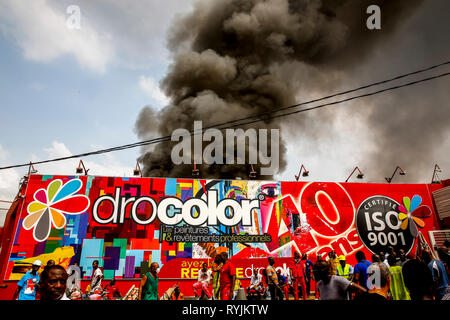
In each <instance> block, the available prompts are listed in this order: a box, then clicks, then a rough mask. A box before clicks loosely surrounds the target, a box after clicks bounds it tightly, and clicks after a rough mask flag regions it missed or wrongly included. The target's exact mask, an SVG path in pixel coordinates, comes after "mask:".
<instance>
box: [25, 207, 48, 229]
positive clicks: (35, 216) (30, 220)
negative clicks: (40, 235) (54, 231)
mask: <svg viewBox="0 0 450 320" xmlns="http://www.w3.org/2000/svg"><path fill="white" fill-rule="evenodd" d="M44 211H45V209H42V210H41V211H37V212H33V213H31V214H29V215H28V216H26V218H25V219H23V222H22V226H23V228H24V229H25V230H30V229H31V228H33V226H34V225H35V224H36V223H37V222H38V220H39V219H40V218H41V216H42V214H43V213H44Z"/></svg>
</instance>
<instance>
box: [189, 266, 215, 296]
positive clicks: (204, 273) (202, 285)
mask: <svg viewBox="0 0 450 320" xmlns="http://www.w3.org/2000/svg"><path fill="white" fill-rule="evenodd" d="M211 275H212V271H211V270H210V269H208V264H207V263H206V262H205V263H203V265H202V268H201V269H200V270H198V278H197V280H198V281H197V282H196V283H194V285H193V286H192V287H193V289H194V294H195V296H196V297H198V298H201V297H202V295H203V293H204V294H206V296H207V297H208V299H211V297H212V290H211V289H212V288H211V285H210V282H211Z"/></svg>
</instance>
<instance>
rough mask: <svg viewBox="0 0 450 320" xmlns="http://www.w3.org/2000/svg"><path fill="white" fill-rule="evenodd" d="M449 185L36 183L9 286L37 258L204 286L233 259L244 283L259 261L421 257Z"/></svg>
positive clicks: (64, 179) (65, 179) (86, 271)
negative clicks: (224, 258) (205, 272)
mask: <svg viewBox="0 0 450 320" xmlns="http://www.w3.org/2000/svg"><path fill="white" fill-rule="evenodd" d="M437 188H439V186H438V185H428V184H369V183H330V182H279V181H245V180H205V179H175V178H171V179H169V178H123V177H95V176H42V175H31V176H30V179H29V181H28V185H27V187H26V194H25V197H24V200H23V203H22V206H21V208H19V210H20V211H19V214H20V219H19V221H18V225H17V228H16V230H15V234H14V235H13V236H14V241H13V244H12V247H11V250H10V254H9V260H8V261H7V264H8V265H7V268H6V274H5V277H4V279H5V280H18V279H20V278H21V277H22V275H23V274H24V273H25V272H26V270H27V267H29V265H31V263H32V262H33V261H34V259H36V258H39V259H40V260H41V261H42V263H43V265H45V263H46V261H48V260H50V259H52V260H55V261H56V263H57V264H61V265H63V266H64V267H66V268H68V267H69V266H71V265H76V266H78V267H79V268H80V270H81V275H80V276H81V278H82V279H88V278H89V277H90V276H91V275H92V262H93V261H94V260H99V262H100V267H101V268H102V269H103V273H104V276H105V279H113V278H115V279H130V280H136V279H138V278H140V275H141V273H143V272H146V271H147V270H148V267H149V262H158V263H159V265H160V267H161V272H160V279H161V280H164V278H166V279H173V281H174V282H175V281H178V280H183V279H188V278H190V279H194V278H196V270H198V268H199V267H200V266H196V267H195V268H192V265H189V261H190V259H192V261H197V262H196V263H197V264H198V263H200V262H199V261H208V263H209V264H210V263H211V261H212V259H214V257H215V255H217V254H218V253H221V252H227V253H228V255H229V257H230V259H231V260H232V261H236V262H237V261H239V266H240V268H241V269H242V270H241V271H242V272H241V271H240V272H241V273H240V275H241V276H242V277H241V278H248V276H249V274H247V273H249V271H248V270H249V269H248V268H251V266H252V263H253V262H254V263H253V265H255V266H256V265H257V266H258V267H261V266H263V265H265V263H266V261H267V257H268V256H274V257H275V258H283V260H285V258H286V259H287V258H291V257H292V256H293V253H294V251H299V252H301V253H307V254H308V257H309V259H311V260H313V261H315V259H316V256H317V255H318V254H321V255H322V256H324V257H325V256H326V255H327V254H328V252H330V251H331V250H334V251H335V252H336V254H337V255H338V256H339V255H345V256H346V257H347V262H348V263H350V264H355V263H356V261H355V258H354V254H355V252H357V251H358V250H363V251H364V252H365V253H366V257H367V259H370V256H371V255H372V254H373V253H378V252H379V251H386V249H387V247H388V246H392V247H393V248H394V249H400V248H402V249H404V250H405V251H406V252H407V253H414V250H415V246H416V243H417V241H416V239H417V237H418V234H419V233H422V234H423V236H424V237H425V239H426V241H428V242H429V239H428V231H430V230H435V229H438V222H437V219H436V217H435V214H434V211H433V204H432V198H431V196H430V195H431V192H432V191H433V190H435V189H437ZM255 258H264V259H258V262H257V263H256V261H257V260H253V262H252V259H255ZM175 259H178V260H176V261H177V262H175ZM172 260H174V261H173V262H172V263H169V262H171V261H172ZM261 261H262V262H261ZM183 263H184V265H182V264H183ZM277 264H278V265H279V266H280V268H283V263H281V262H280V263H278V262H277ZM194 269H195V270H194ZM282 271H283V273H285V272H287V271H285V270H284V269H283V270H282ZM238 278H239V277H238Z"/></svg>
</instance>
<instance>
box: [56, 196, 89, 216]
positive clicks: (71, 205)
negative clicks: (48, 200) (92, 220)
mask: <svg viewBox="0 0 450 320" xmlns="http://www.w3.org/2000/svg"><path fill="white" fill-rule="evenodd" d="M51 207H52V208H53V209H56V210H58V211H60V212H62V213H66V214H80V213H83V212H85V211H86V210H87V209H88V208H89V198H88V197H86V196H85V195H81V194H77V195H76V196H73V197H70V198H66V199H64V200H61V201H59V202H58V203H55V204H52V205H51Z"/></svg>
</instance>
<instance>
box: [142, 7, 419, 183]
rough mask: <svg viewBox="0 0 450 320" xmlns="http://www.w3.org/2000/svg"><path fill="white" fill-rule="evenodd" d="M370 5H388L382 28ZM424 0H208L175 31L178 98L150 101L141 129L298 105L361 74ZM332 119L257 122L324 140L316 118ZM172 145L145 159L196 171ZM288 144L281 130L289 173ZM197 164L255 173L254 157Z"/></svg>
mask: <svg viewBox="0 0 450 320" xmlns="http://www.w3.org/2000/svg"><path fill="white" fill-rule="evenodd" d="M369 5H378V6H379V7H380V8H381V12H382V29H381V30H376V31H373V30H369V29H368V28H367V27H366V20H367V18H368V14H367V13H366V9H367V7H368V6H369ZM421 7H422V0H410V1H401V0H355V1H350V0H322V1H319V0H297V1H294V0H290V1H289V0H267V1H264V0H220V1H199V2H197V3H196V4H195V7H194V9H193V11H192V12H191V13H189V14H187V15H186V16H183V17H179V18H178V19H177V20H176V21H175V22H174V24H173V26H172V28H171V29H170V30H169V34H168V47H169V49H170V50H171V52H172V55H173V63H172V64H171V65H170V67H169V71H168V74H167V75H166V77H165V78H164V79H163V80H162V82H161V87H162V89H163V90H164V92H165V93H166V95H167V96H168V97H169V98H170V101H171V102H170V104H169V105H167V106H165V107H164V108H163V109H162V110H160V111H158V112H156V111H154V110H153V109H152V108H151V107H146V108H144V109H143V110H142V111H141V113H140V115H139V117H138V119H137V121H136V128H135V129H136V132H137V134H138V136H139V137H140V138H150V137H157V136H170V135H171V133H172V132H173V130H175V129H177V128H185V129H188V130H192V129H193V123H194V121H195V120H202V121H203V126H204V127H206V126H209V125H212V124H214V123H221V122H226V121H230V120H233V119H237V118H243V117H246V116H249V115H252V114H258V113H263V112H270V111H272V110H275V109H278V108H281V107H285V106H289V105H291V104H294V103H296V102H298V99H299V98H300V100H304V99H301V98H302V97H301V96H300V97H299V92H300V93H301V92H307V91H314V92H320V91H321V90H332V89H335V88H339V87H340V86H341V85H342V82H343V80H342V79H349V77H350V76H355V75H356V76H357V70H359V68H361V66H364V64H365V63H367V61H370V59H371V56H372V55H373V53H374V51H377V50H379V48H380V47H383V43H386V42H389V40H391V39H392V38H393V36H394V35H395V34H396V30H398V29H399V28H400V26H401V25H402V23H404V22H405V21H407V20H408V17H410V16H412V15H413V14H414V13H415V12H416V11H417V10H418V9H420V8H421ZM305 68H307V69H308V68H309V69H308V70H311V68H312V70H315V71H316V72H317V74H316V75H314V76H311V77H310V76H309V75H310V74H311V73H310V72H309V73H307V72H305V73H304V72H303V71H304V70H305ZM378 69H379V68H378ZM355 73H356V74H355ZM328 75H330V76H329V77H328ZM336 75H338V77H342V79H337V77H336ZM334 80H335V81H334ZM377 80H378V79H377ZM323 93H324V95H326V94H328V93H329V92H326V91H323ZM384 112H385V110H381V111H377V110H376V108H372V109H370V117H368V119H366V120H367V121H369V123H370V122H372V121H377V122H378V123H379V122H380V119H379V118H380V117H383V116H384ZM328 116H330V114H328ZM318 117H319V119H318ZM320 117H323V119H320ZM326 118H327V116H326V115H322V116H321V115H318V114H313V113H311V114H306V113H305V114H303V115H302V116H301V117H296V118H295V119H289V121H286V119H284V118H281V119H279V120H270V119H267V118H266V119H265V120H264V121H262V122H259V123H254V124H252V125H251V127H252V128H255V129H260V128H268V129H270V128H279V129H280V130H281V133H283V130H288V131H289V132H290V134H292V133H297V134H298V135H299V136H300V135H301V136H302V137H304V136H305V135H306V136H308V137H309V138H311V139H315V141H316V142H317V144H319V143H320V137H321V133H320V132H321V130H316V129H317V126H316V125H314V124H317V123H318V122H321V123H324V121H326ZM311 123H313V124H311ZM325 123H326V122H325ZM384 126H385V127H386V128H384ZM391 126H392V124H389V123H386V124H385V125H384V124H381V125H378V126H377V129H375V130H376V131H377V135H378V136H379V137H382V138H383V139H385V140H383V141H382V142H381V143H383V142H384V141H386V140H389V139H390V138H391V137H388V136H389V134H388V132H389V130H390V129H392V128H391ZM242 128H243V129H244V130H245V129H246V128H247V127H245V126H243V127H242ZM173 145H174V143H171V142H164V143H160V144H158V145H156V146H155V147H154V148H150V149H143V154H142V156H141V157H140V159H139V160H140V161H141V162H142V163H143V164H144V175H146V176H155V177H157V176H163V177H190V176H191V174H192V165H178V166H176V165H174V164H173V163H172V161H171V158H170V155H171V150H172V147H173ZM388 147H389V144H388ZM311 151H312V152H314V151H317V150H311ZM285 152H286V143H285V140H284V139H283V138H282V137H281V141H280V167H279V170H280V172H282V171H283V169H284V168H285V166H286V162H287V155H286V153H285ZM389 166H392V163H389ZM198 168H199V169H200V172H201V174H200V176H201V177H207V178H234V177H242V178H247V177H248V173H249V167H248V166H245V165H237V164H236V165H210V166H208V165H205V164H203V165H199V166H198ZM255 168H256V167H255ZM260 178H264V179H270V178H273V177H272V176H265V177H260Z"/></svg>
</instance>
